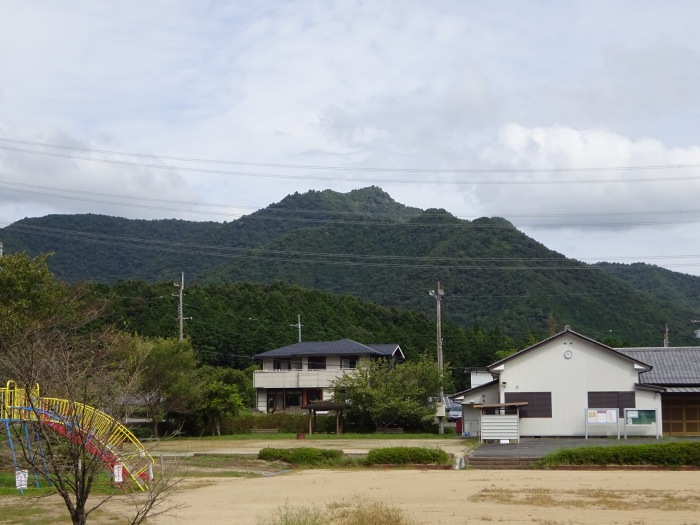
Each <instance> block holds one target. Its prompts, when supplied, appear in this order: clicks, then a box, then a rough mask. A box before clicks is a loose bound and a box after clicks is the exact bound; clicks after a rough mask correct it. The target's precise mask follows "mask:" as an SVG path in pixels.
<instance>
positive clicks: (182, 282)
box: [173, 272, 192, 341]
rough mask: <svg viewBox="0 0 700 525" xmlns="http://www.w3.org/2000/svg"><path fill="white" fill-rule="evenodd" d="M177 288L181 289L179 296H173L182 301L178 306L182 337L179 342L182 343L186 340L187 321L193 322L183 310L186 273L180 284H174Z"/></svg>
mask: <svg viewBox="0 0 700 525" xmlns="http://www.w3.org/2000/svg"><path fill="white" fill-rule="evenodd" d="M173 284H174V285H175V286H177V287H178V288H180V290H179V291H178V293H177V295H176V294H173V296H174V297H179V299H180V301H179V303H178V305H177V319H178V321H179V323H180V337H179V340H180V341H182V340H183V339H184V338H185V319H189V320H191V319H192V318H191V317H185V316H184V312H183V308H182V298H183V296H184V295H185V272H182V276H181V279H180V284H178V283H173Z"/></svg>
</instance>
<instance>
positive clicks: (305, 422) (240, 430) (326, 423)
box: [221, 412, 335, 434]
mask: <svg viewBox="0 0 700 525" xmlns="http://www.w3.org/2000/svg"><path fill="white" fill-rule="evenodd" d="M254 428H276V429H277V430H278V431H279V432H281V433H291V434H297V433H300V432H308V430H309V416H308V414H306V413H299V414H289V413H285V412H278V413H277V414H260V413H250V414H242V415H240V416H236V417H232V418H227V419H226V420H224V421H223V423H222V425H221V433H222V434H250V431H251V430H252V429H254ZM334 431H335V416H316V432H334Z"/></svg>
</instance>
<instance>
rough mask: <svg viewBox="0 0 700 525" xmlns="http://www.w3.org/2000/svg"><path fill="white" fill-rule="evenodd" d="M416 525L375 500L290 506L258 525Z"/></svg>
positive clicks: (257, 522) (401, 513)
mask: <svg viewBox="0 0 700 525" xmlns="http://www.w3.org/2000/svg"><path fill="white" fill-rule="evenodd" d="M327 523H333V524H335V525H417V522H415V521H414V520H412V519H410V518H408V517H407V516H406V515H405V514H404V513H403V511H402V510H401V509H399V508H398V507H394V506H392V505H388V504H386V503H383V502H380V501H375V500H364V499H360V498H359V497H356V498H353V499H351V500H349V501H340V502H335V503H331V504H329V505H327V506H326V507H319V506H307V507H304V506H298V507H294V506H291V505H289V504H288V503H287V504H285V505H283V506H281V507H278V508H277V509H276V511H275V513H274V514H273V515H271V516H267V517H259V518H258V519H257V521H256V525H325V524H327Z"/></svg>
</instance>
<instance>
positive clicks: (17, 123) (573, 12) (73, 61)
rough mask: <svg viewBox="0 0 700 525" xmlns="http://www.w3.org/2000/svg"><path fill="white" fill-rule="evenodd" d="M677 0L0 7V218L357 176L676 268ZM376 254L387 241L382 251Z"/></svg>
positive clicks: (681, 55)
mask: <svg viewBox="0 0 700 525" xmlns="http://www.w3.org/2000/svg"><path fill="white" fill-rule="evenodd" d="M698 19H700V2H697V1H696V0H687V1H685V0H672V1H670V2H658V1H656V0H653V1H652V0H616V1H609V0H604V1H603V0H600V1H599V0H570V1H555V0H537V1H528V0H500V1H492V2H484V1H473V0H454V1H452V0H442V1H441V0H436V1H432V2H425V1H422V0H421V1H411V0H403V1H384V0H369V1H361V0H354V1H333V0H323V1H311V0H308V1H269V0H258V1H249V2H248V1H244V0H237V1H236V2H230V1H218V0H211V1H198V2H192V1H185V0H149V1H148V2H143V1H140V0H122V1H120V2H113V1H101V0H85V1H80V0H75V1H70V0H68V1H65V2H54V1H48V0H36V1H32V2H22V1H5V2H2V3H0V35H1V36H0V42H2V45H0V227H4V226H6V225H8V224H10V223H12V222H14V221H17V220H19V219H22V218H25V217H40V216H44V215H48V214H54V213H60V214H72V213H102V214H107V215H114V216H120V217H128V218H145V219H158V218H179V219H186V220H196V221H231V220H235V219H236V218H238V217H240V216H241V215H244V214H249V213H252V212H253V211H255V210H257V209H260V208H264V207H266V206H268V205H269V204H272V203H274V202H279V201H280V200H282V199H283V198H284V197H285V196H286V195H289V194H293V193H295V192H299V193H303V192H306V191H309V190H324V189H331V190H335V191H339V192H348V191H351V190H353V189H357V188H363V187H366V186H371V185H374V186H379V187H381V188H382V189H383V190H384V191H386V192H387V193H389V195H391V196H392V197H393V198H394V200H396V201H398V202H400V203H402V204H405V205H408V206H414V207H418V208H421V209H428V208H444V209H446V210H447V211H449V212H450V213H452V214H454V215H455V216H457V217H460V218H462V219H465V220H473V219H476V218H478V217H484V216H487V217H494V216H497V217H505V218H506V219H508V220H509V221H511V222H512V223H513V224H514V225H515V226H516V227H517V228H518V229H520V230H521V231H523V232H524V233H525V234H527V235H529V236H530V237H532V238H534V239H536V240H537V241H539V242H540V243H542V244H544V245H545V246H547V247H548V248H551V249H553V250H556V251H558V252H560V253H562V254H564V255H566V256H567V257H570V258H574V259H578V260H580V261H583V262H587V263H592V262H596V261H610V262H622V263H632V262H647V263H650V264H655V265H658V266H661V267H665V268H669V269H671V270H673V271H678V272H683V273H689V274H693V275H700V244H699V242H698V238H699V235H698V232H699V231H700V228H699V225H698V223H699V222H700V118H699V117H700V31H698V29H697V20H698ZM397 255H398V254H397Z"/></svg>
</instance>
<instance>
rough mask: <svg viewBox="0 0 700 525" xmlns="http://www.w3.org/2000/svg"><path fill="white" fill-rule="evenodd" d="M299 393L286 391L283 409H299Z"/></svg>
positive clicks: (298, 391)
mask: <svg viewBox="0 0 700 525" xmlns="http://www.w3.org/2000/svg"><path fill="white" fill-rule="evenodd" d="M300 406H301V391H300V390H287V391H286V392H285V394H284V408H292V407H300Z"/></svg>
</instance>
